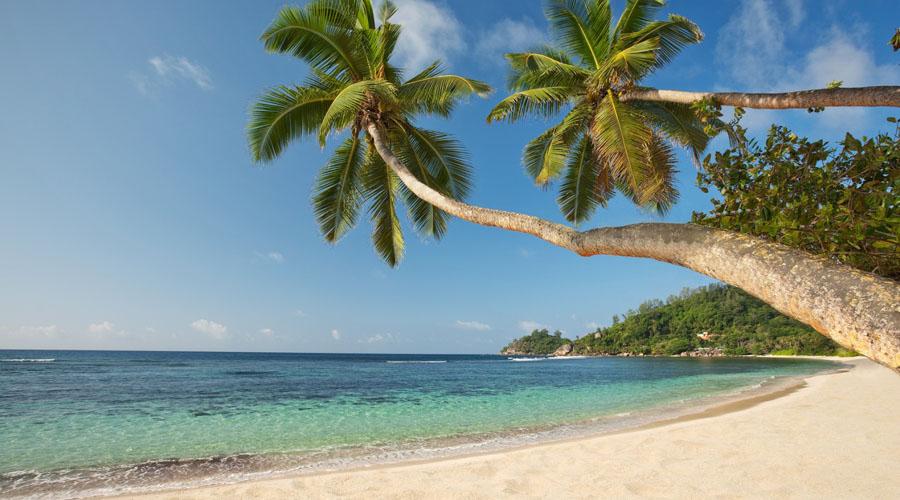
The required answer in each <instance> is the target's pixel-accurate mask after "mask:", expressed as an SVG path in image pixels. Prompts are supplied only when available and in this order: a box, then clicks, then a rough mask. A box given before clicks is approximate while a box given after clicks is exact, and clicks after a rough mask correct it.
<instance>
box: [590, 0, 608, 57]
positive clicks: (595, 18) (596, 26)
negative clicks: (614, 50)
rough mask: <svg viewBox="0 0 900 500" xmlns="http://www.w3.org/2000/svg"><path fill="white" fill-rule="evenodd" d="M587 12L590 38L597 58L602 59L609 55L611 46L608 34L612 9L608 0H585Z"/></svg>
mask: <svg viewBox="0 0 900 500" xmlns="http://www.w3.org/2000/svg"><path fill="white" fill-rule="evenodd" d="M585 3H586V4H587V5H586V11H587V12H586V13H587V25H588V28H590V33H591V40H592V41H593V44H594V50H595V51H596V52H597V58H598V59H600V60H602V59H604V58H606V56H607V55H609V51H610V48H611V47H612V40H611V39H610V36H611V35H612V34H611V33H610V24H611V23H612V9H611V8H610V6H609V0H588V1H587V2H585Z"/></svg>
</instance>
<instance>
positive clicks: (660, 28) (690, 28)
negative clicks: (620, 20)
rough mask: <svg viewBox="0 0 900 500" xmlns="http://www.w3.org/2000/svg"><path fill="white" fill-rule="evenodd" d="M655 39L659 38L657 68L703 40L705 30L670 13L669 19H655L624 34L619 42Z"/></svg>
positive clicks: (625, 44) (628, 43)
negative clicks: (638, 28) (689, 46)
mask: <svg viewBox="0 0 900 500" xmlns="http://www.w3.org/2000/svg"><path fill="white" fill-rule="evenodd" d="M653 39H657V40H659V44H658V47H657V49H656V64H655V65H654V67H653V69H655V68H658V67H661V66H663V65H666V64H668V63H669V62H671V61H672V59H674V58H675V56H676V55H678V53H679V52H681V51H682V49H684V48H685V47H687V46H688V45H692V44H695V43H699V42H700V41H701V40H703V32H702V31H700V28H699V27H698V26H697V25H696V24H694V23H693V22H692V21H691V20H689V19H687V18H685V17H682V16H678V15H675V14H670V15H669V19H668V20H667V21H654V22H651V23H649V24H647V25H646V26H645V27H643V28H642V29H640V30H638V31H635V32H634V33H629V34H627V35H623V36H622V38H621V39H620V42H619V43H620V44H622V45H624V46H628V45H633V44H635V43H639V42H642V41H645V40H653Z"/></svg>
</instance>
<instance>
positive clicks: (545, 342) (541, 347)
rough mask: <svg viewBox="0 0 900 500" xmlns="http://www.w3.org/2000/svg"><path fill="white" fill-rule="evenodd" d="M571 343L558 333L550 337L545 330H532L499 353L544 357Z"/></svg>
mask: <svg viewBox="0 0 900 500" xmlns="http://www.w3.org/2000/svg"><path fill="white" fill-rule="evenodd" d="M571 343H572V341H571V340H569V339H566V338H563V336H562V332H560V331H556V332H554V333H553V334H552V335H551V334H550V332H549V331H547V330H534V331H532V332H531V334H530V335H526V336H524V337H521V338H518V339H515V340H513V341H512V342H510V343H509V344H507V345H506V347H504V348H503V350H502V351H501V352H507V353H514V352H517V353H524V354H530V355H536V356H546V355H548V354H553V351H555V350H557V349H559V348H560V346H563V345H565V344H571Z"/></svg>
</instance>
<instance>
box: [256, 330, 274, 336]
mask: <svg viewBox="0 0 900 500" xmlns="http://www.w3.org/2000/svg"><path fill="white" fill-rule="evenodd" d="M257 333H259V334H260V335H262V336H264V337H272V336H273V335H275V330H272V329H271V328H260V329H259V332H257Z"/></svg>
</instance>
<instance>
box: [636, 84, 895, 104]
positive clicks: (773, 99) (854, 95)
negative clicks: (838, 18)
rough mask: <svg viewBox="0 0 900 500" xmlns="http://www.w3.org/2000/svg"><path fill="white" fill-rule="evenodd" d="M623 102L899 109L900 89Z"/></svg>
mask: <svg viewBox="0 0 900 500" xmlns="http://www.w3.org/2000/svg"><path fill="white" fill-rule="evenodd" d="M619 99H620V100H622V101H657V102H674V103H680V104H691V103H694V102H697V101H702V100H704V99H711V100H712V101H713V102H714V103H716V104H719V105H722V106H740V107H745V108H761V109H797V108H799V109H806V108H818V107H840V106H892V107H896V106H900V87H895V86H883V87H857V88H835V89H815V90H800V91H796V92H781V93H748V92H685V91H683V90H661V89H638V90H630V91H627V92H623V93H622V94H621V95H620V96H619Z"/></svg>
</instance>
